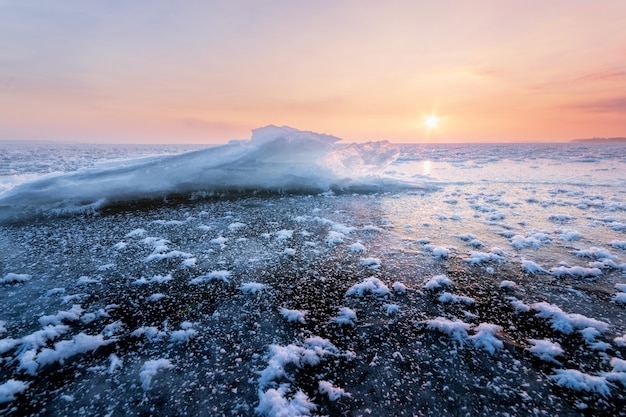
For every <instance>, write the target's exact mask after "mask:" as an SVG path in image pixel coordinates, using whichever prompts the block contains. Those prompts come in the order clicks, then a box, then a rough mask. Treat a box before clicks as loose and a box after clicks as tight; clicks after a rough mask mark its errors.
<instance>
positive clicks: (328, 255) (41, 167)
mask: <svg viewBox="0 0 626 417" xmlns="http://www.w3.org/2000/svg"><path fill="white" fill-rule="evenodd" d="M337 142H338V139H337V138H335V137H333V136H330V135H321V134H316V133H312V132H301V131H297V130H295V129H291V128H286V127H282V128H279V127H272V126H270V127H266V128H262V129H256V130H255V131H254V133H253V136H252V138H251V139H250V140H242V141H233V142H231V143H229V144H227V145H223V146H214V147H209V148H204V149H201V148H200V147H198V146H177V145H172V146H156V145H151V146H130V145H61V144H54V145H52V144H27V145H24V144H22V145H19V144H13V143H4V144H0V306H1V307H0V365H1V368H0V415H36V416H56V415H102V416H105V415H107V416H125V415H140V416H148V415H193V416H197V415H202V416H222V415H224V416H254V415H259V416H300V415H304V416H308V415H321V416H324V415H327V416H403V415H404V416H476V415H489V416H528V415H538V416H598V415H607V416H608V415H626V400H625V399H626V145H625V144H589V143H584V144H583V143H576V144H574V143H572V144H503V145H429V144H416V145H392V144H389V143H387V142H375V143H367V144H359V145H341V144H338V143H337Z"/></svg>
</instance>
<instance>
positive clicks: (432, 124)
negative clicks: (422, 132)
mask: <svg viewBox="0 0 626 417" xmlns="http://www.w3.org/2000/svg"><path fill="white" fill-rule="evenodd" d="M438 123H439V118H438V117H437V116H435V115H434V114H431V115H430V116H426V120H424V124H425V125H426V127H427V128H428V129H429V130H430V129H434V128H436V127H437V124H438Z"/></svg>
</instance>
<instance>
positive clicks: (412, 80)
mask: <svg viewBox="0 0 626 417" xmlns="http://www.w3.org/2000/svg"><path fill="white" fill-rule="evenodd" d="M0 16H2V20H1V21H2V24H0V50H1V51H2V53H1V54H0V140H63V141H79V142H110V143H113V142H115V143H119V142H128V143H139V142H162V143H222V142H225V141H227V140H229V139H233V138H247V137H249V136H250V130H251V129H253V128H256V127H259V126H264V125H267V124H277V125H289V126H293V127H296V128H298V129H305V130H313V131H317V132H325V133H329V134H332V135H336V136H339V137H342V138H344V139H345V140H346V141H349V142H358V141H367V140H382V139H387V140H390V141H392V142H398V143H399V142H426V141H427V142H511V141H536V142H537V141H538V142H541V141H552V142H554V141H567V140H569V139H573V138H584V137H594V136H601V137H611V136H626V35H625V34H626V32H625V30H624V28H625V27H626V2H625V1H623V0H605V1H593V2H592V1H588V0H585V1H581V0H554V1H550V2H537V1H506V2H502V1H495V0H488V1H475V2H453V1H437V2H431V1H413V0H412V1H394V0H390V1H385V2H374V1H372V2H364V1H356V0H336V1H335V0H333V1H329V0H321V1H298V0H281V1H276V0H267V1H261V0H241V1H188V2H173V1H169V2H167V1H144V0H138V1H131V2H125V1H99V0H96V1H90V2H85V1H77V0H67V1H63V2H50V1H35V0H6V1H3V2H2V3H1V4H0ZM433 109H436V113H434V114H432V111H433ZM431 114H432V116H433V117H436V120H434V119H433V120H431V121H430V122H428V121H427V120H426V119H425V115H427V116H430V115H431Z"/></svg>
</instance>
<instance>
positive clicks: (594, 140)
mask: <svg viewBox="0 0 626 417" xmlns="http://www.w3.org/2000/svg"><path fill="white" fill-rule="evenodd" d="M571 142H578V143H580V142H585V143H626V137H624V138H590V139H572V140H571Z"/></svg>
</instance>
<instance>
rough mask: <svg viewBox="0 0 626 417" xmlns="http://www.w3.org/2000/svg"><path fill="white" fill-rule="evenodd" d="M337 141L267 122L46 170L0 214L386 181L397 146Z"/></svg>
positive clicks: (0, 201)
mask: <svg viewBox="0 0 626 417" xmlns="http://www.w3.org/2000/svg"><path fill="white" fill-rule="evenodd" d="M339 140H340V139H339V138H337V137H334V136H330V135H325V134H319V133H314V132H306V131H300V130H297V129H294V128H290V127H286V126H283V127H277V126H266V127H263V128H259V129H254V130H253V131H252V138H251V139H249V140H236V141H231V142H230V143H228V144H226V145H222V146H215V147H211V148H207V149H202V150H199V151H193V152H188V153H184V154H180V155H173V156H172V155H170V156H161V157H152V158H142V159H137V160H132V161H124V162H111V163H107V164H102V165H98V166H96V167H92V168H88V169H82V170H79V171H76V172H72V173H66V174H53V175H48V176H45V177H42V178H40V179H38V180H35V181H32V182H29V183H24V184H21V185H18V186H17V187H15V188H13V189H11V190H8V191H7V192H5V193H4V194H3V195H0V220H9V219H12V218H19V217H23V216H29V215H33V214H62V213H73V212H89V211H93V210H96V209H98V208H102V207H105V206H110V205H116V204H123V203H126V202H131V201H140V200H153V199H161V198H165V197H169V196H175V195H178V196H180V195H182V196H191V195H194V194H195V195H205V196H209V195H222V194H233V193H246V192H259V191H261V192H263V191H268V192H323V191H328V190H340V189H363V187H365V188H366V189H367V188H370V187H373V188H375V189H378V188H379V187H381V186H383V185H384V186H385V187H388V186H389V181H386V180H384V179H383V177H382V176H381V175H382V172H383V171H384V169H385V168H386V167H387V166H388V165H389V164H390V163H392V162H393V161H394V160H395V159H396V158H397V157H398V155H399V150H398V149H397V148H396V147H395V146H393V145H391V144H389V143H388V142H376V143H366V144H352V145H344V146H340V145H337V144H336V142H338V141H339Z"/></svg>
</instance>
